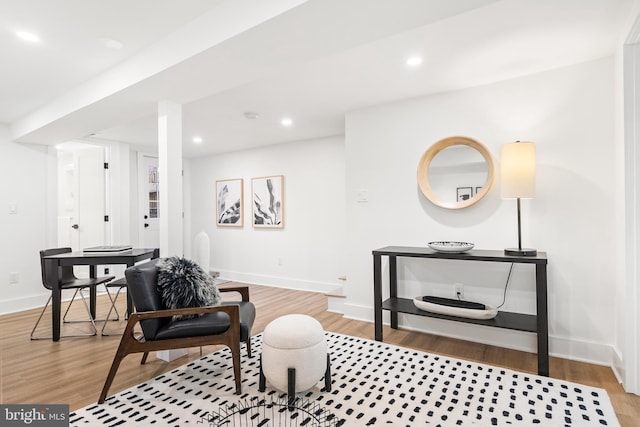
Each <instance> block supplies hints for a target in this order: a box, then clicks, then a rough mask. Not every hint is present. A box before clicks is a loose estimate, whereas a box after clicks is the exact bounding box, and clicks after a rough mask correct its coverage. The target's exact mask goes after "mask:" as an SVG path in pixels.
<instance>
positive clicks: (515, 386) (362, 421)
mask: <svg viewBox="0 0 640 427" xmlns="http://www.w3.org/2000/svg"><path fill="white" fill-rule="evenodd" d="M326 336H327V342H328V344H329V351H330V353H331V371H332V376H331V378H332V390H331V392H325V391H323V390H322V386H323V384H324V382H323V381H320V382H319V383H318V384H317V385H316V386H315V387H314V388H312V389H311V390H309V391H308V392H305V393H299V394H298V395H297V397H298V400H297V401H296V404H295V406H296V409H294V410H293V411H289V410H287V406H286V404H284V403H286V395H283V394H282V393H280V392H278V391H276V390H275V389H273V388H271V387H270V386H269V383H268V382H267V389H266V391H265V392H264V393H260V392H259V391H258V378H259V360H260V358H259V357H257V356H254V357H253V358H252V359H249V358H248V357H246V355H243V357H242V391H243V395H241V396H236V395H234V394H233V392H234V381H233V369H232V363H231V355H230V352H229V351H228V349H224V350H220V351H217V352H215V353H212V354H209V355H207V356H204V357H202V358H201V359H199V360H197V361H194V362H191V363H189V364H186V365H184V366H181V367H179V368H177V369H175V370H173V371H171V372H168V373H166V374H164V375H160V376H159V377H157V378H154V379H152V380H150V381H147V382H145V383H143V384H140V385H138V386H136V387H132V388H130V389H128V390H125V391H123V392H121V393H118V394H116V395H113V396H112V397H110V398H108V399H107V401H106V402H105V403H104V404H102V405H90V406H87V407H85V408H82V409H80V410H78V411H75V412H73V413H72V414H71V416H70V421H71V425H89V426H94V425H109V426H117V425H156V426H184V425H194V424H195V425H198V424H200V425H203V426H214V427H217V426H223V425H224V426H229V427H234V426H265V427H266V426H276V425H277V426H280V425H283V426H284V425H286V426H298V425H300V426H368V425H371V426H379V425H392V426H418V425H426V426H458V425H462V426H465V425H473V426H478V425H479V426H493V425H498V426H503V425H518V426H534V425H541V426H619V423H618V420H617V418H616V416H615V412H614V410H613V408H612V406H611V402H610V400H609V397H608V395H607V392H606V391H605V390H603V389H599V388H594V387H589V386H584V385H579V384H575V383H571V382H567V381H561V380H556V379H551V378H545V377H539V376H536V375H530V374H525V373H521V372H516V371H512V370H508V369H503V368H498V367H493V366H489V365H482V364H478V363H473V362H467V361H463V360H458V359H454V358H450V357H444V356H438V355H433V354H429V353H424V352H420V351H415V350H410V349H406V348H402V347H396V346H393V345H389V344H385V343H381V342H377V341H371V340H366V339H361V338H355V337H351V336H347V335H340V334H335V333H331V332H327V333H326ZM261 343H262V339H261V335H256V336H254V337H253V338H252V346H253V349H255V354H260V350H261ZM243 353H244V349H243ZM283 402H284V403H283Z"/></svg>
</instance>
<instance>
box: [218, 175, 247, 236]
mask: <svg viewBox="0 0 640 427" xmlns="http://www.w3.org/2000/svg"><path fill="white" fill-rule="evenodd" d="M242 188H243V183H242V179H224V180H221V181H216V206H217V209H216V223H217V225H218V226H220V227H242V225H243V216H244V215H243V211H244V210H243V203H242V200H243V198H242V195H243V193H242Z"/></svg>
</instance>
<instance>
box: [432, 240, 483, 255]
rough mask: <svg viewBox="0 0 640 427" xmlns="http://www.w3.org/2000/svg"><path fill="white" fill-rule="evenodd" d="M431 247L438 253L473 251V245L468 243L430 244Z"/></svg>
mask: <svg viewBox="0 0 640 427" xmlns="http://www.w3.org/2000/svg"><path fill="white" fill-rule="evenodd" d="M428 245H429V247H430V248H431V249H433V250H434V251H438V252H454V253H455V252H466V251H470V250H471V249H473V246H474V244H473V243H467V242H429V243H428Z"/></svg>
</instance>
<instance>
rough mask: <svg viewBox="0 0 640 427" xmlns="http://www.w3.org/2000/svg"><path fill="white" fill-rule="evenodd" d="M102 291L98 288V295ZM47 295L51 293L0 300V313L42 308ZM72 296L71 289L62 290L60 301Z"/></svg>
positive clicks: (67, 299) (47, 297)
mask: <svg viewBox="0 0 640 427" xmlns="http://www.w3.org/2000/svg"><path fill="white" fill-rule="evenodd" d="M103 293H104V291H103V290H98V295H101V294H103ZM85 295H86V294H85ZM49 296H51V293H50V292H47V291H45V292H43V293H42V294H37V295H29V296H26V297H21V298H15V299H12V300H4V301H0V315H1V314H10V313H17V312H19V311H24V310H31V309H32V308H40V309H42V307H44V305H45V304H46V303H47V299H49ZM72 296H73V291H68V290H67V291H62V301H69V300H70V299H71V297H72ZM78 298H80V297H78Z"/></svg>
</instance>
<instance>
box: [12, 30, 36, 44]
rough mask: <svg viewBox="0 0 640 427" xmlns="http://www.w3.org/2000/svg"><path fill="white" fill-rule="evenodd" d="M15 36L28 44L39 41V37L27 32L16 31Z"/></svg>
mask: <svg viewBox="0 0 640 427" xmlns="http://www.w3.org/2000/svg"><path fill="white" fill-rule="evenodd" d="M16 36H18V37H20V38H21V39H22V40H25V41H28V42H30V43H38V42H39V41H40V37H38V36H37V35H36V34H33V33H30V32H28V31H16Z"/></svg>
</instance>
